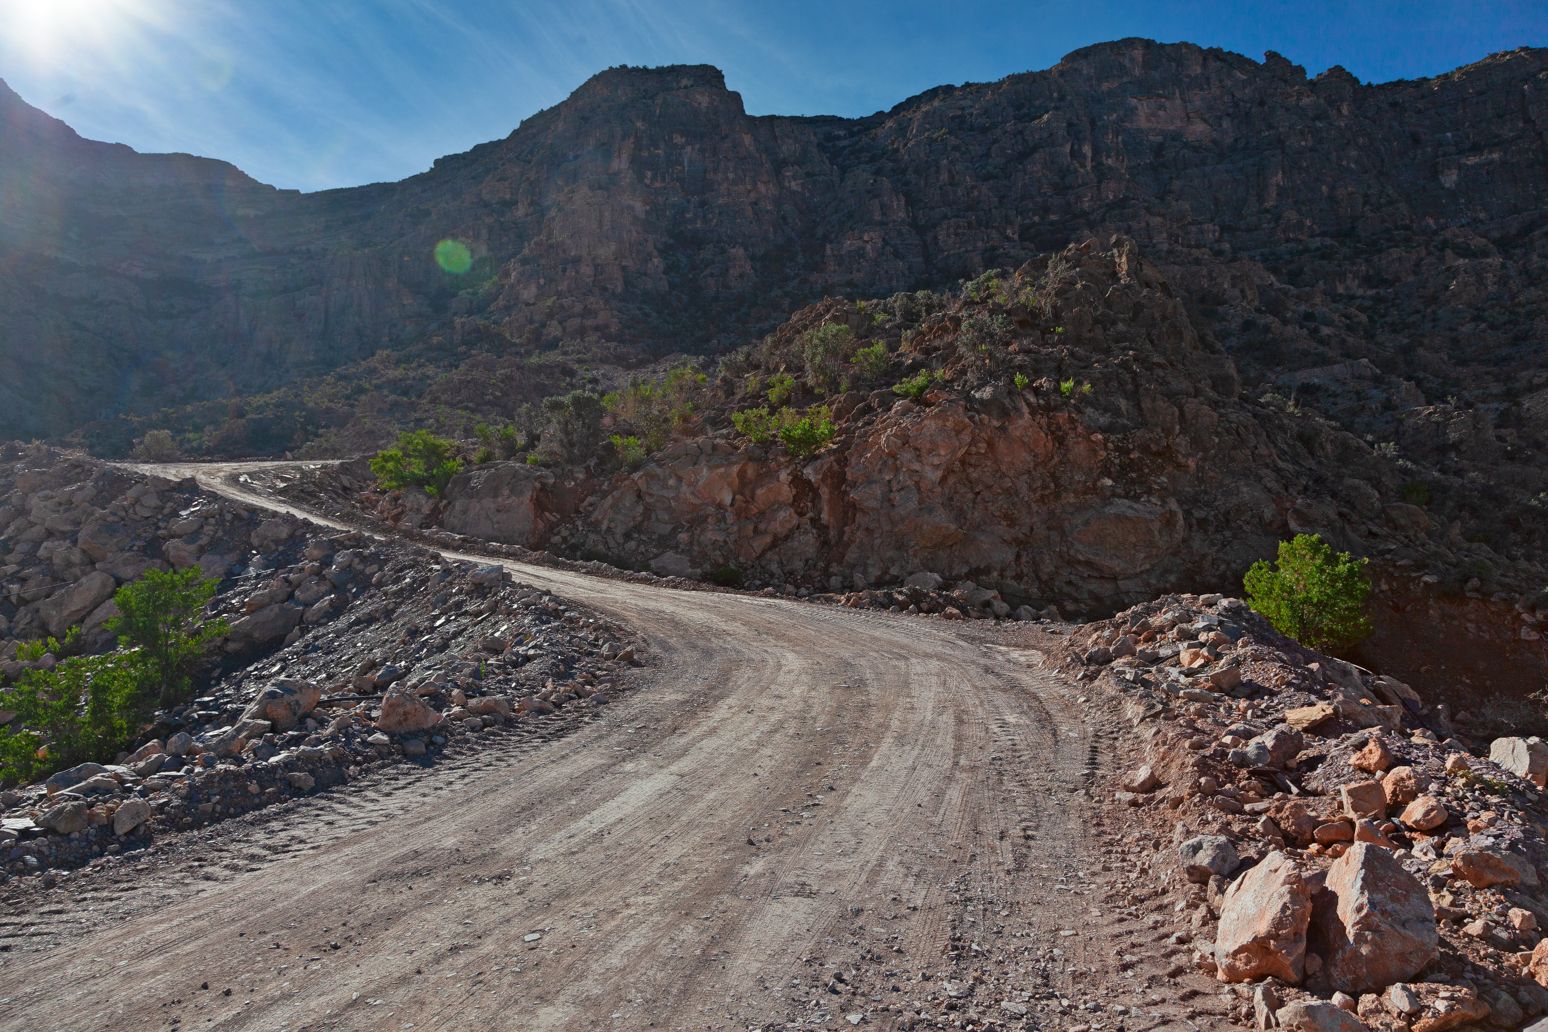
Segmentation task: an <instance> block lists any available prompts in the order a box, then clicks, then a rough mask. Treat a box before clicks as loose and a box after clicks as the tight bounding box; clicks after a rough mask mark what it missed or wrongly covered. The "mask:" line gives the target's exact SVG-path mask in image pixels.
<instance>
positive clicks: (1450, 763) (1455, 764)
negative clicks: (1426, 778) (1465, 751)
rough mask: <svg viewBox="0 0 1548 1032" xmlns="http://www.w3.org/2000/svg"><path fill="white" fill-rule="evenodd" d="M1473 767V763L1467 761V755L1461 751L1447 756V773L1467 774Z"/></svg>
mask: <svg viewBox="0 0 1548 1032" xmlns="http://www.w3.org/2000/svg"><path fill="white" fill-rule="evenodd" d="M1472 769H1473V765H1472V764H1471V763H1469V762H1468V761H1467V757H1466V756H1464V755H1462V754H1461V753H1452V754H1451V755H1449V756H1447V757H1446V773H1447V774H1466V773H1467V772H1468V771H1470V770H1472Z"/></svg>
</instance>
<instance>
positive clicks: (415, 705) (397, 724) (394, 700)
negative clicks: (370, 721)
mask: <svg viewBox="0 0 1548 1032" xmlns="http://www.w3.org/2000/svg"><path fill="white" fill-rule="evenodd" d="M440 722H441V714H440V713H438V712H437V711H436V710H434V709H432V708H431V707H430V706H429V704H427V703H426V702H425V701H424V700H423V699H421V698H419V696H417V695H415V694H414V693H412V692H410V691H407V690H406V689H403V688H394V689H392V690H390V691H389V692H388V693H387V694H386V695H385V696H384V697H383V698H382V712H381V715H380V716H379V717H377V718H376V729H377V730H378V731H384V732H386V733H387V734H390V735H401V734H408V733H410V732H414V731H426V730H429V729H430V728H432V727H434V726H435V725H437V724H439V723H440Z"/></svg>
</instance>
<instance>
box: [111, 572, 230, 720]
mask: <svg viewBox="0 0 1548 1032" xmlns="http://www.w3.org/2000/svg"><path fill="white" fill-rule="evenodd" d="M218 586H219V581H216V580H213V579H205V578H204V577H202V576H201V575H200V571H199V569H198V568H197V567H189V568H188V569H186V570H180V571H170V572H169V571H166V570H146V571H145V574H144V575H143V576H142V577H140V579H139V580H136V581H134V582H132V583H129V584H125V585H124V586H123V587H121V588H119V589H118V590H117V591H116V592H114V594H113V602H114V604H116V605H117V606H118V615H117V616H115V617H113V618H111V619H110V620H108V622H107V625H106V626H107V629H108V630H110V631H112V632H113V633H115V634H117V635H118V643H119V646H120V647H121V648H123V649H125V650H128V651H130V652H132V653H137V654H138V656H139V657H140V659H141V660H142V661H143V664H144V666H145V668H146V669H147V670H148V671H149V674H150V678H151V683H152V685H153V687H154V688H155V691H156V695H157V701H158V702H159V703H160V705H162V706H171V705H174V704H175V703H177V702H180V701H182V700H183V698H184V697H185V696H186V695H187V688H188V679H189V674H190V673H191V672H192V671H193V668H194V667H195V666H196V665H197V664H198V663H199V661H200V660H201V659H202V658H203V657H204V654H205V650H206V648H207V647H208V645H209V644H210V642H212V641H214V640H215V639H217V638H219V637H221V636H223V635H224V634H225V633H226V632H227V631H229V630H230V629H231V628H230V627H229V626H228V625H227V623H226V621H224V620H206V619H205V616H204V607H205V606H206V605H207V604H208V603H209V601H210V599H212V598H214V597H215V589H216V588H217V587H218Z"/></svg>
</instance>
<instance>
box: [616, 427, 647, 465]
mask: <svg viewBox="0 0 1548 1032" xmlns="http://www.w3.org/2000/svg"><path fill="white" fill-rule="evenodd" d="M608 441H609V442H611V443H612V445H613V450H614V451H615V452H617V453H618V461H619V462H621V463H623V464H624V465H625V466H627V467H628V468H629V469H639V468H640V467H641V466H643V465H644V464H645V455H646V452H645V446H644V445H643V444H641V443H640V439H639V438H638V437H635V436H633V435H630V436H628V437H625V436H623V435H622V434H613V435H612V436H611V437H609V438H608Z"/></svg>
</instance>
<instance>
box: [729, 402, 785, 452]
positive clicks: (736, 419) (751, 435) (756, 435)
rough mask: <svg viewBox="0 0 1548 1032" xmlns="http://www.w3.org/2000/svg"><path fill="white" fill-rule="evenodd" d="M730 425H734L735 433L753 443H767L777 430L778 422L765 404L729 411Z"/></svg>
mask: <svg viewBox="0 0 1548 1032" xmlns="http://www.w3.org/2000/svg"><path fill="white" fill-rule="evenodd" d="M782 411H786V410H782ZM731 425H732V426H734V427H736V432H737V433H739V434H741V435H742V436H743V437H745V438H747V439H748V440H749V441H751V442H752V443H753V444H766V443H768V441H770V440H771V439H773V437H774V434H775V433H776V432H777V431H778V430H779V424H778V423H777V421H776V419H775V416H774V415H773V413H771V412H770V411H769V409H768V406H767V405H759V406H758V407H757V408H749V409H742V410H741V411H740V412H733V413H731Z"/></svg>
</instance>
